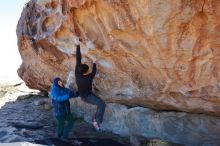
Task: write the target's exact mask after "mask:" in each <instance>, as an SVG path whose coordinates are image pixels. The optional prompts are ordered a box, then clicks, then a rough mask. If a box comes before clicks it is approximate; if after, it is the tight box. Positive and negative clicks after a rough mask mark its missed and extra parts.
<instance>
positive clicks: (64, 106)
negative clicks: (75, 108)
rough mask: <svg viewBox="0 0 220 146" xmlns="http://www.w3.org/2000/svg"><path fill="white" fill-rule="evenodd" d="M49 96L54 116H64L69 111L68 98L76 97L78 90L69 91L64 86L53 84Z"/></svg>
mask: <svg viewBox="0 0 220 146" xmlns="http://www.w3.org/2000/svg"><path fill="white" fill-rule="evenodd" d="M50 97H51V100H52V104H53V109H54V114H55V116H56V117H57V116H64V115H66V114H68V113H71V112H70V102H69V98H71V97H78V92H75V91H71V90H69V89H67V88H65V87H63V88H61V87H59V86H57V85H55V84H53V86H52V89H51V92H50Z"/></svg>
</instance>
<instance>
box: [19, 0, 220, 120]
mask: <svg viewBox="0 0 220 146" xmlns="http://www.w3.org/2000/svg"><path fill="white" fill-rule="evenodd" d="M76 35H78V36H80V37H81V38H82V39H83V43H82V52H83V57H84V60H83V61H84V62H87V63H89V64H90V65H91V59H90V58H89V55H94V56H95V57H96V58H97V59H98V75H97V76H96V79H95V83H94V87H95V90H94V91H95V92H96V94H98V95H99V96H100V97H101V98H103V99H105V100H106V101H109V102H114V103H121V104H125V105H130V106H144V107H150V108H154V109H160V110H178V111H187V112H192V113H206V114H211V115H217V116H220V108H219V107H220V86H219V81H220V74H219V69H220V62H219V55H220V52H219V50H220V1H219V0H178V1H175V0H135V1H134V0H82V1H80V0H31V1H30V2H29V3H28V4H27V5H26V6H25V8H24V10H23V12H22V15H21V18H20V20H19V23H18V26H17V36H18V46H19V50H20V53H21V56H22V59H23V63H22V65H21V67H20V69H19V70H18V73H19V76H20V77H21V78H22V79H23V80H24V81H25V83H26V84H27V85H28V86H29V87H31V88H35V89H40V90H48V89H49V88H50V84H51V80H52V78H54V77H55V76H60V77H61V78H63V79H64V80H66V81H67V84H68V85H71V86H72V84H73V83H74V81H75V80H74V74H73V73H74V66H75V46H74V43H73V39H74V38H75V36H76ZM86 39H90V40H92V41H93V42H94V44H95V46H96V47H95V49H93V50H88V49H86V48H85V40H86Z"/></svg>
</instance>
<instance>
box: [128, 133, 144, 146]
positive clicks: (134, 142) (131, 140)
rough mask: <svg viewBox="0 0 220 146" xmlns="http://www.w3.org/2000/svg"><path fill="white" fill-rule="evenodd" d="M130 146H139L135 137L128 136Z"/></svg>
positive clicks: (139, 143) (138, 141)
mask: <svg viewBox="0 0 220 146" xmlns="http://www.w3.org/2000/svg"><path fill="white" fill-rule="evenodd" d="M130 144H131V145H132V146H140V145H141V142H140V140H139V138H138V137H137V136H136V135H132V136H130Z"/></svg>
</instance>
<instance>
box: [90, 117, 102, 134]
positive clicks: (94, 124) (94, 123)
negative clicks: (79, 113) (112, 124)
mask: <svg viewBox="0 0 220 146" xmlns="http://www.w3.org/2000/svg"><path fill="white" fill-rule="evenodd" d="M92 124H93V126H94V128H95V129H96V131H101V129H100V126H99V124H98V123H97V122H96V120H95V119H94V120H93V122H92Z"/></svg>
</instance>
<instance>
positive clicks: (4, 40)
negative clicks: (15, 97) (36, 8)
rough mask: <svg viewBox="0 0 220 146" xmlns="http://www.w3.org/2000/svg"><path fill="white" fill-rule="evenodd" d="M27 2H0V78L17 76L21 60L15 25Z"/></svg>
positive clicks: (22, 0)
mask: <svg viewBox="0 0 220 146" xmlns="http://www.w3.org/2000/svg"><path fill="white" fill-rule="evenodd" d="M26 1H27V0H0V67H1V70H0V77H1V78H2V77H13V76H16V75H17V68H19V66H20V64H21V58H20V55H19V52H18V48H17V36H16V25H17V22H18V20H19V17H20V14H21V12H22V9H23V6H24V3H25V2H26Z"/></svg>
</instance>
